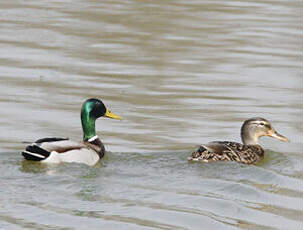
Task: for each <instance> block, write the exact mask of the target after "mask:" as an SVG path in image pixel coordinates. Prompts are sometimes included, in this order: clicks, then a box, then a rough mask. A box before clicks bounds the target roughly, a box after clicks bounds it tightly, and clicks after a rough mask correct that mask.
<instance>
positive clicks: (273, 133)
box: [267, 130, 289, 142]
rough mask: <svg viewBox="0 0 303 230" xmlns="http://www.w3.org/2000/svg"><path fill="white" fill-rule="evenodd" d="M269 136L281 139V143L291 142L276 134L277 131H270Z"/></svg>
mask: <svg viewBox="0 0 303 230" xmlns="http://www.w3.org/2000/svg"><path fill="white" fill-rule="evenodd" d="M267 136H269V137H273V138H277V139H279V140H280V141H285V142H289V140H288V139H287V138H286V137H284V136H283V135H281V134H279V133H278V132H276V131H275V130H270V131H268V133H267Z"/></svg>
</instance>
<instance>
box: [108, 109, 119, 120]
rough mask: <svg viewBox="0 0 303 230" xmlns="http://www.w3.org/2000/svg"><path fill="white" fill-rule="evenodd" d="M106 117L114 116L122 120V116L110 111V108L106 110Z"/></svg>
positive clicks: (113, 117)
mask: <svg viewBox="0 0 303 230" xmlns="http://www.w3.org/2000/svg"><path fill="white" fill-rule="evenodd" d="M104 116H105V117H109V118H112V119H118V120H122V117H120V116H118V115H116V114H114V113H112V112H111V111H109V110H108V109H106V112H105V115H104Z"/></svg>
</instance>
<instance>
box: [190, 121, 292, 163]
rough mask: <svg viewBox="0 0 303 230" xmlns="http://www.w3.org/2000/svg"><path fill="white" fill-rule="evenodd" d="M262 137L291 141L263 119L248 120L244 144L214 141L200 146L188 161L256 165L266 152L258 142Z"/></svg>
mask: <svg viewBox="0 0 303 230" xmlns="http://www.w3.org/2000/svg"><path fill="white" fill-rule="evenodd" d="M262 136H270V137H274V138H277V139H279V140H281V141H286V142H289V140H288V139H287V138H286V137H284V136H282V135H281V134H279V133H278V132H276V131H275V129H274V128H273V127H272V126H271V124H270V122H269V121H268V120H266V119H264V118H261V117H255V118H251V119H248V120H246V121H245V122H244V123H243V125H242V128H241V138H242V142H243V144H240V143H237V142H231V141H214V142H210V143H208V144H206V145H200V147H199V149H198V150H197V151H195V152H193V153H192V156H191V157H189V158H188V160H192V161H203V162H212V161H237V162H240V163H244V164H254V163H257V162H258V161H260V160H262V159H263V157H264V150H263V148H262V147H261V146H260V144H259V142H258V140H259V138H260V137H262Z"/></svg>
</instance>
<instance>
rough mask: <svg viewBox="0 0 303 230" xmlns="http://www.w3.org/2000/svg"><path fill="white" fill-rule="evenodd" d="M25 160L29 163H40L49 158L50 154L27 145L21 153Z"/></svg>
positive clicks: (35, 146)
mask: <svg viewBox="0 0 303 230" xmlns="http://www.w3.org/2000/svg"><path fill="white" fill-rule="evenodd" d="M21 153H22V155H23V156H24V158H25V159H26V160H30V161H42V160H45V159H46V158H48V157H49V155H50V152H49V151H47V150H45V149H43V148H40V147H39V146H38V145H35V144H32V145H28V146H27V147H26V149H25V151H22V152H21Z"/></svg>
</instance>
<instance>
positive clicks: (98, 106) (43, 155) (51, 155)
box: [22, 98, 122, 165]
mask: <svg viewBox="0 0 303 230" xmlns="http://www.w3.org/2000/svg"><path fill="white" fill-rule="evenodd" d="M99 117H109V118H113V119H122V118H121V117H120V116H118V115H115V114H113V113H111V112H110V111H109V110H108V109H107V108H106V107H105V105H104V104H103V103H102V101H100V100H98V99H95V98H91V99H88V100H86V101H85V102H84V103H83V105H82V109H81V122H82V129H83V142H74V141H71V140H69V139H68V138H56V137H54V138H43V139H39V140H37V141H36V142H34V143H33V144H31V145H28V146H27V147H26V149H25V151H23V152H22V155H23V156H24V157H25V159H26V160H33V161H41V162H45V163H60V162H77V163H84V164H88V165H94V164H96V163H97V162H98V161H99V159H101V158H102V157H103V156H104V153H105V148H104V145H103V144H102V142H101V140H100V139H99V137H98V136H97V135H96V130H95V122H96V119H97V118H99Z"/></svg>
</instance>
